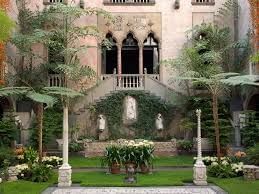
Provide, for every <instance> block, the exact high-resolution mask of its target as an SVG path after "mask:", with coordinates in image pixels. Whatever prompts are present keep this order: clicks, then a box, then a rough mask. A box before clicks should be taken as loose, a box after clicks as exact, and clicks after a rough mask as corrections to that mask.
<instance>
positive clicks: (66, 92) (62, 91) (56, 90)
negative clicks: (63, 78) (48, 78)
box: [43, 87, 84, 98]
mask: <svg viewBox="0 0 259 194" xmlns="http://www.w3.org/2000/svg"><path fill="white" fill-rule="evenodd" d="M43 89H44V91H45V92H47V93H48V94H51V95H56V96H65V97H68V98H75V97H80V96H84V95H83V94H82V93H80V92H77V91H75V90H73V89H70V88H65V87H44V88H43Z"/></svg>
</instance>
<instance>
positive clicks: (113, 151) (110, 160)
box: [102, 145, 122, 174]
mask: <svg viewBox="0 0 259 194" xmlns="http://www.w3.org/2000/svg"><path fill="white" fill-rule="evenodd" d="M121 150H122V149H121V147H120V146H119V145H110V146H108V147H106V152H105V156H104V157H103V159H102V165H107V166H108V167H109V171H110V172H111V173H112V174H119V173H120V168H121V162H122V157H121Z"/></svg>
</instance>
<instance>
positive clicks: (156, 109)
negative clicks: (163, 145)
mask: <svg viewBox="0 0 259 194" xmlns="http://www.w3.org/2000/svg"><path fill="white" fill-rule="evenodd" d="M126 96H131V97H133V98H135V99H136V101H137V111H138V116H137V121H136V122H135V123H134V124H132V125H130V126H126V125H124V124H123V112H124V106H123V102H124V99H125V97H126ZM94 110H95V117H96V118H97V116H98V115H99V114H103V115H105V117H106V120H107V122H108V128H109V133H110V138H111V139H117V138H130V136H129V134H127V132H126V131H132V132H133V133H134V137H137V138H145V139H155V138H156V134H155V130H156V127H155V119H156V117H157V114H158V113H161V114H162V115H163V119H164V128H165V131H166V130H167V129H168V127H169V123H170V121H171V120H172V118H173V115H174V113H175V110H176V106H173V105H171V104H168V103H166V102H164V101H162V100H161V99H160V98H158V97H156V96H153V95H150V94H149V93H145V92H142V91H121V92H118V93H115V94H113V95H112V96H109V97H108V98H106V99H105V100H102V101H101V102H99V103H97V104H96V105H95V106H94ZM165 138H166V136H165Z"/></svg>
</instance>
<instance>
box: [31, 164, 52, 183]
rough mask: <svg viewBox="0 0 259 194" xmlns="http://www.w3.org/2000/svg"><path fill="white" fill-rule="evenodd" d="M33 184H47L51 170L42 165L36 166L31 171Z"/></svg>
mask: <svg viewBox="0 0 259 194" xmlns="http://www.w3.org/2000/svg"><path fill="white" fill-rule="evenodd" d="M31 172H32V177H31V180H32V181H33V182H47V181H48V180H49V179H50V177H51V176H52V168H51V167H50V166H48V165H44V164H36V165H34V166H33V167H32V169H31Z"/></svg>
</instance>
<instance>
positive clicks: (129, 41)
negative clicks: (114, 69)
mask: <svg viewBox="0 0 259 194" xmlns="http://www.w3.org/2000/svg"><path fill="white" fill-rule="evenodd" d="M121 60H122V73H123V74H138V73H139V47H138V41H137V40H136V39H135V38H134V36H133V34H132V33H129V34H128V35H127V38H126V39H124V40H123V42H122V51H121Z"/></svg>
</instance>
